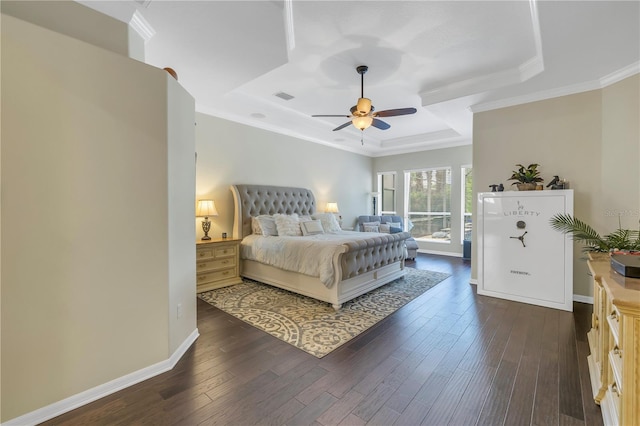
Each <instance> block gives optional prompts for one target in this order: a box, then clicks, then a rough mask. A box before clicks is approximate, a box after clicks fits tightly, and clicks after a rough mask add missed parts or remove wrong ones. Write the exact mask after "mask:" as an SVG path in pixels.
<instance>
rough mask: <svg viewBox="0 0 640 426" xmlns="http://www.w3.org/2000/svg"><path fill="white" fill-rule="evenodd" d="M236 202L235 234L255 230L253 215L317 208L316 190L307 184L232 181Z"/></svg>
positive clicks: (310, 211)
mask: <svg viewBox="0 0 640 426" xmlns="http://www.w3.org/2000/svg"><path fill="white" fill-rule="evenodd" d="M230 189H231V192H232V193H233V200H234V204H235V215H234V218H233V238H244V237H245V236H247V235H249V234H251V217H252V216H258V215H261V214H274V213H282V214H292V213H298V214H299V215H311V214H313V213H315V211H316V199H315V197H314V196H313V192H311V190H309V189H306V188H295V187H287V186H269V185H231V188H230Z"/></svg>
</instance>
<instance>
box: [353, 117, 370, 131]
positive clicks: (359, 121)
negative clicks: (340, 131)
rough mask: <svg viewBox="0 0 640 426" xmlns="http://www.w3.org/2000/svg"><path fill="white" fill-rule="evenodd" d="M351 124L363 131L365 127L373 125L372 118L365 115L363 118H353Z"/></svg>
mask: <svg viewBox="0 0 640 426" xmlns="http://www.w3.org/2000/svg"><path fill="white" fill-rule="evenodd" d="M351 122H352V123H353V125H354V126H356V128H358V129H360V130H364V129H366V128H367V127H369V126H371V123H373V117H370V116H368V115H365V116H363V117H353V119H352V120H351Z"/></svg>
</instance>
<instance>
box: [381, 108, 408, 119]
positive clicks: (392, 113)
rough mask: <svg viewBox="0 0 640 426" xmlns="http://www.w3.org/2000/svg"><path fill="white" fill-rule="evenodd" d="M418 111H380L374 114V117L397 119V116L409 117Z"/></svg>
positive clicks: (404, 109)
mask: <svg viewBox="0 0 640 426" xmlns="http://www.w3.org/2000/svg"><path fill="white" fill-rule="evenodd" d="M417 111H418V110H417V109H415V108H398V109H387V110H384V111H378V112H375V113H373V116H374V117H395V116H396V115H409V114H415V113H416V112H417Z"/></svg>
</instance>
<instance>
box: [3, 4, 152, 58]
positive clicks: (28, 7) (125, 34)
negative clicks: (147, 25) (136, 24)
mask: <svg viewBox="0 0 640 426" xmlns="http://www.w3.org/2000/svg"><path fill="white" fill-rule="evenodd" d="M0 8H1V10H2V13H4V14H5V15H11V16H13V17H16V18H19V19H22V20H24V21H27V22H31V23H33V24H36V25H39V26H41V27H44V28H48V29H50V30H52V31H55V32H57V33H60V34H65V35H68V36H70V37H73V38H76V39H78V40H83V41H86V42H87V43H89V44H93V45H94V46H99V47H102V48H103V49H107V50H111V51H112V52H115V53H119V54H120V55H123V56H130V57H133V58H136V59H138V60H142V59H144V52H141V46H140V44H144V43H143V42H142V39H141V37H140V36H139V35H137V34H134V33H135V31H133V32H130V31H129V26H128V25H127V24H126V23H124V22H121V21H118V20H116V19H112V18H110V17H108V16H107V15H103V14H102V13H100V12H96V11H95V10H93V9H90V8H88V7H86V6H83V5H81V4H80V3H76V2H74V1H69V0H63V1H55V0H53V1H51V0H45V1H6V0H3V1H2V2H1V4H0ZM142 50H144V47H142ZM131 54H133V55H131Z"/></svg>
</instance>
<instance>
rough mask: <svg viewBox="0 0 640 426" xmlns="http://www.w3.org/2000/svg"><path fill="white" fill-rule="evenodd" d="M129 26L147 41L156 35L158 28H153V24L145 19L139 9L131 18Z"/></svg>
mask: <svg viewBox="0 0 640 426" xmlns="http://www.w3.org/2000/svg"><path fill="white" fill-rule="evenodd" d="M129 26H130V27H131V28H133V29H134V30H135V32H137V33H138V34H140V37H142V39H143V40H144V41H145V43H146V42H147V41H149V40H151V38H152V37H153V36H154V35H156V30H154V29H153V27H152V26H151V24H149V22H147V20H146V19H144V16H142V14H141V13H140V12H139V11H137V10H136V11H135V12H134V13H133V16H132V17H131V20H129Z"/></svg>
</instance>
